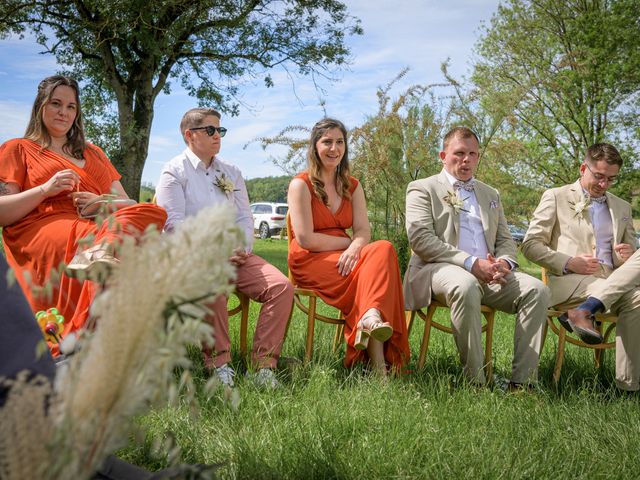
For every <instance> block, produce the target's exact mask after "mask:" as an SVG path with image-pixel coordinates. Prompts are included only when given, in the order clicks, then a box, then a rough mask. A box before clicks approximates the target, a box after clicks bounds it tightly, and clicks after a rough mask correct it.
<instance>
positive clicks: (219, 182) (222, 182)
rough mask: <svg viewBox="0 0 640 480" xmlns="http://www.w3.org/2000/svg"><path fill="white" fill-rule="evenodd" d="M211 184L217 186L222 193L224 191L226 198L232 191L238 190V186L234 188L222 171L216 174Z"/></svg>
mask: <svg viewBox="0 0 640 480" xmlns="http://www.w3.org/2000/svg"><path fill="white" fill-rule="evenodd" d="M213 184H214V185H215V186H216V187H218V188H219V189H220V190H222V193H224V194H225V195H226V196H227V198H231V194H232V193H233V192H238V191H240V190H239V189H238V188H235V185H234V184H233V182H232V181H231V179H230V178H229V177H227V176H226V175H225V174H224V173H221V174H220V176H219V177H218V176H217V175H216V178H215V180H214V181H213Z"/></svg>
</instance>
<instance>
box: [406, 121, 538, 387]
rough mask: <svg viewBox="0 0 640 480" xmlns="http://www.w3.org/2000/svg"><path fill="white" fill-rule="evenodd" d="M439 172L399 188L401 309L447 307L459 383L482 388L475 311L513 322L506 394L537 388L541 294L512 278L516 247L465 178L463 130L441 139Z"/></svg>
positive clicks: (470, 160)
mask: <svg viewBox="0 0 640 480" xmlns="http://www.w3.org/2000/svg"><path fill="white" fill-rule="evenodd" d="M440 159H441V160H442V163H443V166H444V169H443V171H442V172H441V173H440V174H438V175H434V176H432V177H429V178H425V179H422V180H416V181H414V182H411V183H410V184H409V186H408V187H407V212H406V222H407V234H408V237H409V245H410V246H411V250H412V252H413V254H412V256H411V260H410V261H409V267H408V269H407V272H406V274H405V279H404V295H405V307H406V308H407V309H410V310H414V309H417V308H422V307H424V306H426V305H428V304H429V303H430V302H431V298H432V297H433V298H435V299H436V300H438V301H440V302H442V303H445V304H446V305H448V306H450V307H451V321H452V324H453V330H454V337H455V341H456V345H457V347H458V352H459V353H460V359H461V361H462V364H463V366H464V372H465V375H466V376H467V378H468V379H469V380H471V381H472V382H477V383H482V384H484V383H485V382H486V379H485V377H484V372H483V366H484V356H483V351H482V342H481V335H482V332H481V326H482V316H481V313H480V305H481V304H485V305H488V306H491V307H494V308H496V309H498V310H501V311H504V312H508V313H515V314H516V328H515V334H514V358H513V364H512V372H511V383H510V388H512V389H514V388H519V387H521V386H522V385H523V384H525V383H528V382H535V381H536V380H537V368H538V360H539V357H540V350H541V349H542V332H543V326H544V323H545V313H546V310H547V307H548V304H549V303H548V302H549V292H548V290H547V288H546V287H545V286H544V284H543V283H542V282H540V281H539V280H537V279H535V278H533V277H530V276H529V275H526V274H523V273H520V272H516V271H514V270H515V269H516V268H517V267H518V264H517V262H516V244H515V242H514V241H513V239H512V238H511V235H510V234H509V230H508V228H507V221H506V219H505V216H504V212H503V209H502V205H501V203H500V197H499V195H498V192H497V191H496V190H495V189H493V188H491V187H490V186H488V185H486V184H484V183H482V182H480V181H477V180H475V179H474V178H473V175H474V173H475V170H476V167H477V166H478V160H479V142H478V137H477V136H476V134H475V133H473V132H472V131H471V130H469V129H468V128H464V127H457V128H454V129H453V130H451V131H450V132H449V133H447V134H446V135H445V137H444V141H443V150H442V151H441V152H440Z"/></svg>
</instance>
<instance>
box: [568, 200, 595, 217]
mask: <svg viewBox="0 0 640 480" xmlns="http://www.w3.org/2000/svg"><path fill="white" fill-rule="evenodd" d="M569 204H570V205H571V210H573V211H574V212H575V213H574V215H573V216H574V217H578V220H584V211H585V210H586V209H587V208H589V205H591V198H589V197H582V199H581V200H580V201H578V202H569Z"/></svg>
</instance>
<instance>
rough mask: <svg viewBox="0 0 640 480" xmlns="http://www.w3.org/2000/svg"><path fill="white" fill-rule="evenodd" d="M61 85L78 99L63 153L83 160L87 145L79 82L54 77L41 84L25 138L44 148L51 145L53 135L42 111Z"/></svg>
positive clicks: (68, 78) (69, 78)
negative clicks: (69, 89) (74, 116)
mask: <svg viewBox="0 0 640 480" xmlns="http://www.w3.org/2000/svg"><path fill="white" fill-rule="evenodd" d="M61 85H62V86H66V87H71V88H72V89H73V92H74V94H75V97H76V98H75V100H76V118H75V119H74V120H73V125H71V128H70V129H69V131H68V132H67V141H66V143H65V144H64V145H63V146H62V151H63V152H65V153H67V154H69V155H71V156H72V157H74V158H82V153H83V152H84V150H85V148H86V146H87V144H86V141H85V138H84V127H83V126H82V109H81V108H80V88H79V87H78V82H76V81H75V80H74V79H73V78H71V77H65V76H63V75H53V76H51V77H47V78H45V79H44V80H42V81H41V82H40V84H39V85H38V94H37V95H36V99H35V100H34V102H33V108H32V109H31V118H30V119H29V124H28V125H27V130H26V131H25V132H24V138H26V139H28V140H33V141H34V142H36V143H39V144H40V145H42V148H47V147H49V145H51V135H49V132H48V131H47V127H46V126H45V125H44V123H43V122H42V111H43V110H44V107H45V105H47V104H48V103H49V102H50V101H51V96H52V95H53V91H54V90H55V89H56V88H57V87H59V86H61Z"/></svg>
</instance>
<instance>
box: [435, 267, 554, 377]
mask: <svg viewBox="0 0 640 480" xmlns="http://www.w3.org/2000/svg"><path fill="white" fill-rule="evenodd" d="M427 268H432V269H433V270H432V278H431V281H432V283H431V288H432V291H433V296H434V298H435V299H436V300H438V301H439V302H442V303H445V304H447V305H448V306H449V307H450V308H451V323H452V325H453V332H454V338H455V342H456V346H457V347H458V352H459V353H460V360H461V362H462V364H463V368H464V373H465V375H466V377H467V378H468V379H469V380H470V381H472V382H477V383H482V384H484V383H486V380H487V379H486V378H485V376H484V370H483V367H484V354H483V345H482V314H481V312H480V305H481V304H484V305H487V306H489V307H492V308H495V309H497V310H500V311H502V312H506V313H514V314H516V325H515V332H514V337H513V342H514V355H513V362H512V370H511V381H512V382H516V383H526V382H535V381H537V378H538V361H539V359H540V351H541V350H542V342H543V329H544V325H545V322H546V312H547V308H548V306H549V290H548V289H547V287H546V286H545V285H544V284H543V283H542V282H541V281H540V280H538V279H536V278H533V277H531V276H529V275H526V274H524V273H520V272H511V273H509V274H508V275H507V277H506V279H507V283H506V285H488V284H483V283H481V282H480V281H479V280H478V279H477V278H476V277H475V276H474V275H473V274H471V273H470V272H468V271H466V270H465V269H464V268H461V267H458V266H455V265H452V264H449V263H434V264H432V265H430V266H427Z"/></svg>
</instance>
